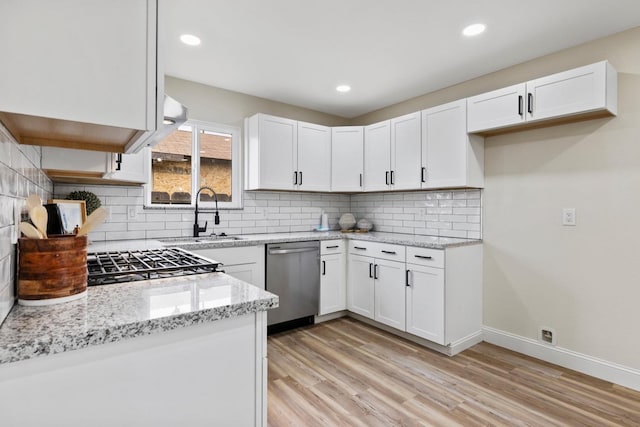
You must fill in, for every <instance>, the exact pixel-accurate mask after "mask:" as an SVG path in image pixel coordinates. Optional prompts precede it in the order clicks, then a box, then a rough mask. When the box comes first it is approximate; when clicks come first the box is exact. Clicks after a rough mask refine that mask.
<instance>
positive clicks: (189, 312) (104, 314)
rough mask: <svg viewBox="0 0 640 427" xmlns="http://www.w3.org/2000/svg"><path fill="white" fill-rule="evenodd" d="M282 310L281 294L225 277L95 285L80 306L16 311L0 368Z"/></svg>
mask: <svg viewBox="0 0 640 427" xmlns="http://www.w3.org/2000/svg"><path fill="white" fill-rule="evenodd" d="M137 248H140V246H137ZM277 306H278V297H277V296H276V295H274V294H272V293H269V292H266V291H263V290H261V289H259V288H257V287H255V286H253V285H250V284H248V283H246V282H243V281H241V280H238V279H235V278H233V277H231V276H228V275H226V274H223V273H208V274H200V275H193V276H183V277H176V278H168V279H155V280H148V281H139V282H130V283H122V284H112V285H104V286H92V287H89V289H88V290H87V297H86V298H82V299H79V300H76V301H72V302H67V303H62V304H56V305H50V306H44V307H25V306H20V305H16V306H14V308H13V310H12V311H11V313H9V316H8V317H7V318H6V320H5V321H4V323H3V324H2V326H1V327H0V364H2V363H8V362H16V361H19V360H24V359H31V358H34V357H38V356H44V355H48V354H55V353H62V352H65V351H70V350H76V349H80V348H84V347H88V346H92V345H97V344H103V343H108V342H116V341H120V340H123V339H126V338H132V337H136V336H141V335H149V334H153V333H156V332H162V331H168V330H172V329H177V328H181V327H185V326H189V325H196V324H201V323H207V322H213V321H216V320H220V319H226V318H230V317H235V316H241V315H244V314H250V313H255V312H258V311H265V310H268V309H270V308H275V307H277Z"/></svg>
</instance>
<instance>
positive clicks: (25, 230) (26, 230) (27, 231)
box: [18, 222, 42, 239]
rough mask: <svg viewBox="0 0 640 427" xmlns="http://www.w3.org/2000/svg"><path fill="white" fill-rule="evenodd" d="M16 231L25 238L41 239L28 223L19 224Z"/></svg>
mask: <svg viewBox="0 0 640 427" xmlns="http://www.w3.org/2000/svg"><path fill="white" fill-rule="evenodd" d="M18 229H19V230H20V231H21V232H22V234H24V235H25V236H27V237H31V238H32V239H42V234H41V233H40V232H39V231H38V229H37V228H35V227H34V226H33V225H31V224H29V223H28V222H21V223H20V224H19V225H18Z"/></svg>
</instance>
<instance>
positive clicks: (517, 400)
mask: <svg viewBox="0 0 640 427" xmlns="http://www.w3.org/2000/svg"><path fill="white" fill-rule="evenodd" d="M268 358H269V378H268V425H269V426H270V427H280V426H316V425H317V426H358V427H360V426H367V427H368V426H447V427H448V426H454V427H455V426H464V427H467V426H486V425H491V426H558V427H559V426H638V425H640V392H636V391H634V390H630V389H627V388H624V387H621V386H617V385H614V384H611V383H609V382H606V381H602V380H599V379H596V378H592V377H589V376H586V375H584V374H580V373H577V372H574V371H571V370H568V369H565V368H562V367H559V366H556V365H553V364H550V363H547V362H544V361H540V360H537V359H534V358H531V357H528V356H524V355H521V354H518V353H515V352H512V351H509V350H506V349H503V348H500V347H497V346H494V345H491V344H487V343H480V344H478V345H476V346H474V347H472V348H471V349H469V350H467V351H465V352H463V353H461V354H459V355H457V356H454V357H448V356H444V355H442V354H439V353H437V352H434V351H432V350H429V349H426V348H423V347H421V346H419V345H418V344H415V343H413V342H410V341H407V340H404V339H402V338H399V337H396V336H394V335H392V334H389V333H387V332H385V331H382V330H379V329H377V328H375V327H372V326H370V325H367V324H365V323H362V322H360V321H357V320H355V319H351V318H341V319H336V320H332V321H329V322H325V323H322V324H319V325H313V326H309V327H304V328H300V329H296V330H293V331H290V332H285V333H280V334H277V335H273V336H270V337H269V339H268Z"/></svg>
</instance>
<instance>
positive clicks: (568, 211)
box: [562, 208, 576, 225]
mask: <svg viewBox="0 0 640 427" xmlns="http://www.w3.org/2000/svg"><path fill="white" fill-rule="evenodd" d="M562 225H576V208H563V209H562Z"/></svg>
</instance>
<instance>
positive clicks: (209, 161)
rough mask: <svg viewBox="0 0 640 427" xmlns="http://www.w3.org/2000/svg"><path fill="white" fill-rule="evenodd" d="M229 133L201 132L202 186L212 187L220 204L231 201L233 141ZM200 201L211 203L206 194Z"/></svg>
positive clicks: (203, 194)
mask: <svg viewBox="0 0 640 427" xmlns="http://www.w3.org/2000/svg"><path fill="white" fill-rule="evenodd" d="M231 139H232V135H230V134H227V133H219V132H212V131H207V130H202V131H200V186H201V187H211V188H213V190H214V191H215V192H216V194H217V195H218V201H219V202H230V201H231V194H232V192H231V154H232V153H231V143H232V141H231ZM200 194H201V196H200V200H202V201H203V202H204V201H209V200H211V199H209V198H207V196H208V195H207V194H205V192H202V193H200Z"/></svg>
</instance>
